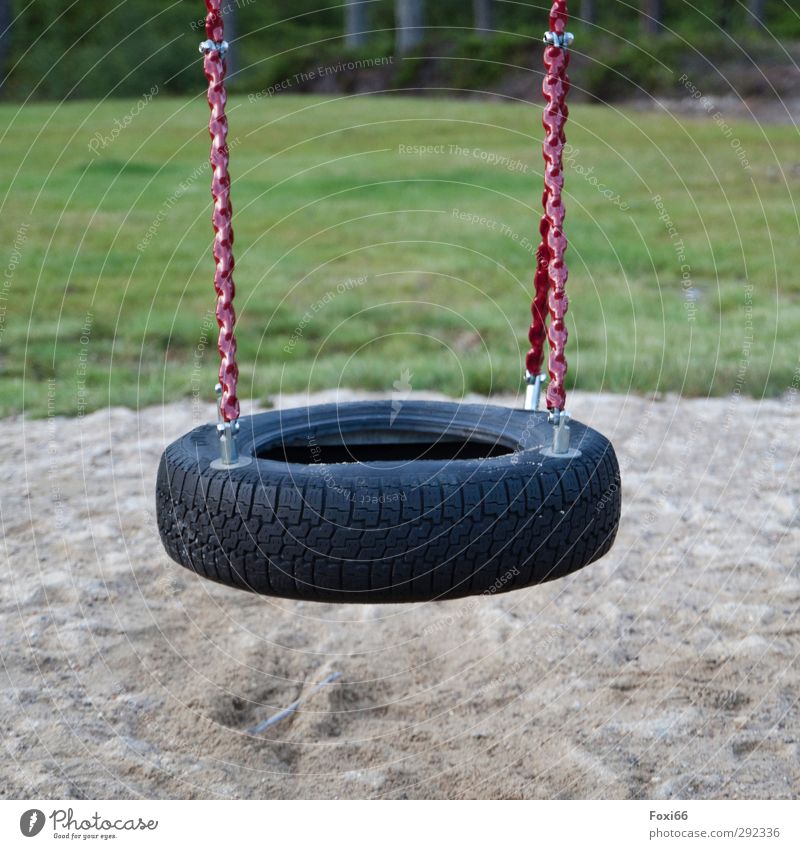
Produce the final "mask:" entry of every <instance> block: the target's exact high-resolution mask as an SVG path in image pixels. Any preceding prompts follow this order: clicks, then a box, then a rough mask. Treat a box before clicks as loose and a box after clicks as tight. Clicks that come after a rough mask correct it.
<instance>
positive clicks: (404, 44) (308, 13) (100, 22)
mask: <svg viewBox="0 0 800 849" xmlns="http://www.w3.org/2000/svg"><path fill="white" fill-rule="evenodd" d="M793 5H794V4H789V3H786V2H784V0H694V2H693V3H691V4H690V3H687V2H685V0H641V2H639V3H638V4H637V3H634V2H630V3H626V2H618V1H617V0H602V2H596V0H574V2H573V3H572V4H571V12H572V15H573V24H572V25H571V29H573V30H574V31H575V32H576V34H578V35H579V36H580V37H581V39H582V41H581V42H580V43H581V45H582V48H583V49H585V50H586V51H587V52H589V51H591V52H592V55H593V56H597V57H598V58H600V59H602V61H603V62H604V63H605V64H608V62H607V61H606V59H605V58H604V57H609V58H610V59H614V60H615V59H616V56H617V53H618V52H619V51H620V50H622V51H623V53H624V52H625V51H628V52H630V50H631V48H630V47H626V46H625V44H626V42H627V41H632V42H633V43H634V44H638V43H643V42H644V43H647V44H648V45H649V42H650V41H652V42H653V43H655V44H656V45H658V43H659V40H660V43H662V44H664V45H667V43H668V42H669V43H673V44H672V45H671V46H670V47H669V48H668V49H669V50H671V51H672V52H671V53H670V55H671V56H672V55H674V53H675V50H680V49H681V44H682V39H686V41H688V42H689V43H690V44H692V45H697V46H698V49H700V50H704V49H706V47H708V49H709V50H712V51H713V50H720V49H725V45H726V44H727V49H728V50H733V49H734V47H732V46H731V45H732V42H730V41H729V40H727V39H726V38H725V36H724V34H723V31H724V32H728V33H730V34H732V35H733V36H734V37H735V40H736V42H739V43H744V44H746V43H747V42H748V40H754V39H758V38H761V39H762V40H763V39H767V38H770V37H771V36H773V35H774V36H777V37H780V38H782V39H785V40H788V41H789V42H791V41H793V40H795V39H798V38H800V16H799V15H798V12H797V11H796V10H795V9H794V8H793ZM204 12H205V4H204V3H203V2H202V0H177V2H172V3H165V2H164V0H127V2H122V3H120V2H119V0H91V2H89V0H80V2H77V3H73V4H66V3H65V2H64V0H32V2H30V0H0V76H1V77H2V79H3V84H2V88H0V96H1V97H3V98H4V99H16V100H21V99H25V98H28V97H33V98H37V99H42V98H59V99H60V98H63V97H87V98H94V97H102V96H108V95H110V96H132V95H136V96H140V95H141V94H142V92H146V91H149V90H151V89H152V88H153V86H154V85H156V86H158V89H159V91H160V92H164V93H166V92H172V93H182V92H186V91H196V90H197V85H198V78H197V77H198V75H197V46H196V45H197V43H198V42H199V41H200V40H201V39H202V37H203V27H202V19H203V15H204ZM225 13H226V18H227V20H228V23H229V32H231V33H232V34H233V39H232V40H233V42H234V43H233V46H232V51H231V70H232V71H234V72H235V73H233V74H232V80H231V84H232V88H233V89H234V90H236V89H238V90H240V91H248V90H258V89H262V88H264V87H266V86H269V85H272V84H274V83H275V82H276V81H278V80H280V79H281V78H285V77H287V76H290V75H292V74H294V73H297V72H301V71H303V70H304V69H305V68H307V67H309V63H311V66H312V67H313V63H314V62H315V61H317V60H324V61H327V60H331V61H333V60H341V59H345V58H348V57H350V58H352V57H364V58H368V57H370V56H372V57H375V56H389V55H393V56H401V55H402V56H411V57H412V59H413V57H414V54H424V52H425V49H426V47H429V46H430V47H431V48H434V49H433V50H431V52H435V53H437V54H438V55H452V56H457V55H475V56H476V57H477V58H484V59H486V66H487V67H486V68H485V69H484V71H485V73H486V74H489V75H491V74H496V73H497V70H496V68H495V69H493V70H490V69H489V68H488V66H489V65H495V66H497V65H498V64H499V65H500V66H501V67H502V64H503V63H504V62H507V63H509V64H513V62H514V59H515V58H519V55H518V54H519V50H520V49H523V48H524V49H526V50H530V49H533V46H534V44H535V43H536V42H537V41H538V39H540V38H541V34H542V31H543V30H544V29H545V28H546V25H547V3H546V2H538V3H530V4H529V5H525V4H524V3H519V2H514V3H512V2H503V1H502V0H472V2H465V0H429V2H426V0H351V2H345V0H331V2H326V0H271V2H268V0H225ZM656 49H662V48H658V47H657V48H656ZM663 49H667V48H666V47H665V48H663ZM684 49H685V45H684ZM465 51H466V52H465ZM651 52H652V51H651ZM773 52H774V51H773ZM626 61H627V60H626ZM412 64H413V63H412ZM412 64H409V63H408V62H405V63H400V62H395V63H393V73H394V77H393V79H392V80H391V83H392V86H391V87H394V88H397V87H404V86H407V87H411V88H413V87H414V85H415V75H414V72H413V67H412ZM612 64H613V62H612ZM624 70H626V71H627V72H630V73H634V74H635V73H637V68H636V67H632V68H629V69H628V68H626V69H624ZM642 71H643V72H644V73H646V72H647V68H646V67H644V66H643V67H642ZM438 72H439V73H440V74H444V75H445V76H446V75H447V74H448V73H449V71H448V68H447V67H440V68H439V71H438ZM454 74H455V77H454V79H453V80H452V82H453V84H454V85H455V84H458V85H466V86H469V85H472V84H473V83H474V82H475V81H474V80H472V79H468V78H466V77H464V75H463V72H462V71H459V72H458V73H456V72H455V71H454ZM459 74H461V76H459ZM590 82H591V80H588V81H587V90H591V86H590V85H589V83H590ZM611 82H614V81H613V80H612V81H611ZM598 85H599V86H600V89H601V90H599V91H595V92H594V93H595V94H597V96H614V95H615V92H614V91H610V92H606V91H603V90H602V86H603V85H604V83H602V81H601V82H600V83H598ZM612 89H613V85H612Z"/></svg>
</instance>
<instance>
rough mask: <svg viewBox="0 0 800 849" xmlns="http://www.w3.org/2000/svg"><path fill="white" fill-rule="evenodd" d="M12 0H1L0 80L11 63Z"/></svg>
mask: <svg viewBox="0 0 800 849" xmlns="http://www.w3.org/2000/svg"><path fill="white" fill-rule="evenodd" d="M10 54H11V0H0V81H2V80H3V79H4V78H5V75H6V74H7V73H8V66H9V65H10V64H11V63H10V62H9V61H8V60H9V56H10Z"/></svg>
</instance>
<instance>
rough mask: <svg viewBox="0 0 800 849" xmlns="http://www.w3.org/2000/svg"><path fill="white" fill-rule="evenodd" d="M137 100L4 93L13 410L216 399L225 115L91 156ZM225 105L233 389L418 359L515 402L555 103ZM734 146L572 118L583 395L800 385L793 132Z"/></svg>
mask: <svg viewBox="0 0 800 849" xmlns="http://www.w3.org/2000/svg"><path fill="white" fill-rule="evenodd" d="M133 106H134V103H133V102H132V101H113V102H108V103H104V104H101V105H96V104H93V103H88V102H87V103H75V102H73V103H69V104H67V105H63V106H58V107H55V106H53V105H52V104H49V105H46V104H36V105H31V106H26V107H24V108H23V109H22V110H21V111H19V112H18V108H17V107H16V106H11V105H5V106H3V107H2V108H0V117H1V118H2V121H1V122H0V123H1V124H2V126H3V127H4V128H5V131H4V138H3V140H2V150H3V161H4V166H5V167H4V169H3V177H2V181H3V182H2V184H0V189H2V196H3V197H4V207H3V210H4V214H3V217H2V220H1V222H0V228H2V236H3V245H4V254H5V258H6V261H5V262H3V265H4V267H5V266H7V265H9V266H13V268H11V269H10V270H9V269H8V268H6V270H5V272H4V274H5V276H4V277H3V278H2V279H0V337H1V338H0V358H1V359H0V364H1V366H2V374H3V378H2V384H1V388H0V412H2V414H9V413H14V412H18V411H20V410H23V409H24V410H25V411H27V412H29V413H32V414H37V415H39V414H43V413H45V412H46V411H47V410H48V409H50V410H51V411H53V412H57V413H65V414H75V413H76V412H80V411H81V410H82V409H86V410H87V411H88V410H90V409H94V408H98V407H101V406H104V405H107V404H126V405H132V406H139V405H144V404H151V403H160V402H162V401H163V400H165V399H174V398H178V397H182V396H190V395H191V394H192V393H193V392H196V391H199V392H200V393H201V396H202V398H203V399H204V400H205V399H208V398H209V397H210V389H211V387H212V386H213V383H214V381H215V372H216V353H215V351H214V350H213V344H211V345H210V346H209V347H208V348H206V349H205V350H203V340H204V337H205V336H208V333H207V332H206V331H205V330H204V322H205V324H206V325H207V321H208V310H209V309H210V308H212V306H213V292H212V286H211V258H210V253H209V251H210V243H211V232H210V223H209V215H210V201H209V189H208V180H209V175H208V171H207V167H206V166H205V162H206V157H207V145H208V141H207V135H206V131H205V122H206V119H207V107H206V105H205V103H204V102H203V101H202V100H201V99H200V98H197V99H194V100H192V101H183V100H175V99H163V98H160V97H157V98H156V99H155V100H153V102H152V103H150V104H149V105H147V106H146V107H145V108H144V109H142V110H141V112H140V113H139V114H138V115H136V116H135V117H134V118H133V119H132V120H131V121H130V123H129V125H128V126H127V127H126V128H125V129H124V130H123V131H122V132H121V133H120V134H119V136H118V137H117V138H116V140H115V141H113V143H111V144H110V145H109V146H108V147H107V148H106V149H101V150H99V152H98V154H97V155H95V154H93V153H92V152H91V151H90V150H89V147H88V144H89V141H90V139H91V138H92V137H93V136H95V134H96V133H98V132H99V133H102V134H106V135H107V134H109V133H110V131H111V129H112V128H113V127H114V121H115V120H116V119H119V120H120V121H124V118H125V116H126V115H127V114H129V113H130V112H131V110H132V108H133ZM229 116H230V120H231V127H232V129H231V139H232V140H233V146H234V149H233V152H232V165H231V168H232V174H233V177H234V189H233V199H234V210H235V217H234V226H235V230H236V258H237V274H236V281H237V285H238V296H237V307H238V310H239V316H240V320H239V325H238V340H239V351H240V362H241V371H242V383H241V385H242V390H241V394H242V396H243V397H254V398H258V399H260V400H264V399H265V398H266V396H268V395H269V394H272V393H274V392H276V391H279V390H283V391H290V390H302V389H305V388H306V387H310V388H312V389H321V388H325V387H331V386H337V385H342V386H351V387H365V388H370V389H377V390H386V391H389V390H391V388H392V384H393V382H394V381H396V380H398V379H399V378H400V375H401V371H402V370H404V369H407V370H408V371H409V372H410V373H411V375H412V377H411V384H412V386H413V387H414V388H415V389H423V388H424V389H433V390H440V391H443V392H447V393H450V394H453V395H456V396H457V395H460V394H461V393H463V392H465V391H468V390H473V391H477V392H482V393H496V392H501V391H509V390H511V391H514V390H516V389H518V387H519V383H520V376H521V370H522V358H523V356H524V351H525V333H526V328H527V324H528V321H529V312H528V310H529V303H530V295H531V291H530V290H531V278H532V266H533V260H532V256H531V252H532V251H531V248H530V247H528V245H527V244H526V240H527V241H528V242H531V243H533V242H535V234H536V232H537V223H538V217H539V214H540V206H539V196H540V192H541V156H540V152H539V150H540V143H541V130H540V125H539V110H538V108H537V109H534V108H531V107H525V106H521V105H508V104H500V103H487V102H483V101H437V100H430V99H395V98H391V99H390V98H360V97H355V98H350V99H339V100H323V99H316V98H315V99H311V98H297V97H275V98H266V97H265V98H262V99H261V100H258V101H257V102H255V103H252V102H250V101H248V100H247V99H246V98H235V99H233V100H232V101H231V103H230V108H229ZM734 135H735V137H736V138H738V139H739V140H740V143H741V146H742V149H743V150H744V151H745V152H746V155H747V158H748V159H749V161H750V163H751V168H750V170H746V169H745V168H743V167H742V165H741V164H740V162H739V159H738V158H737V156H736V153H735V152H734V150H733V149H732V147H731V144H730V140H729V139H728V138H726V137H725V135H724V133H723V130H722V129H720V127H719V126H717V124H715V123H714V122H713V121H712V120H711V119H710V118H706V119H696V120H686V121H683V122H682V123H679V122H678V121H677V120H675V119H674V118H673V117H671V116H669V115H666V114H658V113H639V112H632V111H624V110H623V111H619V110H612V109H609V108H606V107H592V106H586V105H579V106H576V108H575V109H574V110H573V113H572V115H571V117H570V123H569V125H568V137H569V140H570V143H571V145H572V146H573V155H572V160H571V164H570V165H569V166H568V168H567V173H566V180H567V192H566V202H567V204H568V218H567V226H568V231H567V232H568V236H569V238H570V250H569V253H568V258H569V263H570V269H571V272H570V280H569V294H570V299H571V305H570V312H569V320H570V343H569V348H568V359H569V362H570V378H569V383H570V385H571V386H578V387H580V388H582V389H602V390H610V391H615V392H627V391H637V392H647V391H652V390H662V391H665V390H674V391H680V392H683V393H685V394H695V395H705V394H708V393H712V394H717V395H720V394H728V393H731V392H742V393H749V394H752V395H755V396H761V395H763V394H769V395H774V394H778V393H781V392H783V391H785V390H786V389H787V387H788V386H790V385H791V383H792V381H793V379H794V380H796V375H795V369H796V368H797V363H798V358H797V353H798V344H797V340H798V338H800V275H799V274H798V268H800V240H799V239H798V214H797V210H796V209H795V206H794V203H793V200H792V196H791V193H792V192H793V191H794V190H796V188H797V187H798V186H799V185H800V171H799V170H798V165H797V135H796V131H794V130H793V129H792V128H791V127H783V126H774V127H759V126H758V125H756V124H741V125H737V126H735V128H734ZM399 145H443V146H444V149H445V153H431V154H427V155H423V156H414V155H408V154H401V153H400V152H399ZM451 145H458V146H460V147H462V148H467V149H469V150H470V151H472V150H473V149H478V150H479V151H485V152H486V153H487V154H494V155H498V156H503V157H507V158H508V159H509V160H511V161H512V162H514V163H518V165H515V169H516V170H511V169H509V168H504V167H502V166H501V165H497V164H489V163H487V162H486V161H484V160H482V159H481V158H479V157H474V156H472V155H468V156H463V155H454V154H451V153H450V152H449V151H450V146H451ZM17 165H18V166H19V167H18V168H17ZM519 169H524V170H519ZM589 169H591V170H589ZM595 176H596V177H597V178H598V179H599V180H600V181H601V182H602V183H603V184H604V186H605V187H607V192H606V193H605V194H603V193H602V192H601V191H600V189H599V188H598V187H597V186H596V185H594V184H593V182H592V180H593V177H595ZM656 194H658V195H660V196H661V197H662V199H663V204H664V207H663V209H664V210H665V211H666V213H668V214H669V216H670V217H671V218H672V220H673V222H674V225H675V227H676V229H677V231H678V235H677V236H674V237H673V236H671V235H670V233H669V232H668V229H667V227H666V226H665V223H664V222H663V221H661V220H659V209H658V208H657V206H656V204H655V203H654V202H653V200H652V197H653V195H656ZM606 195H610V196H612V197H611V199H609V197H607V196H606ZM453 210H460V211H462V212H465V213H468V214H469V215H474V216H478V217H483V218H485V219H487V221H488V222H497V223H496V224H494V223H492V224H480V223H473V222H470V221H465V220H462V219H460V218H459V217H457V216H455V215H454V214H453ZM158 217H160V218H161V219H162V220H161V222H160V225H159V226H158V227H157V228H156V232H155V234H154V235H153V236H152V238H150V239H149V240H148V239H147V238H146V237H147V232H148V228H150V227H151V224H153V222H154V221H155V220H156V219H157V218H158ZM21 225H23V226H24V227H25V228H26V229H25V230H24V232H23V233H22V235H21V236H20V229H19V228H20V226H21ZM678 238H680V239H682V241H683V245H684V253H685V259H684V260H680V259H679V257H678V256H677V253H676V249H675V241H676V240H677V239H678ZM15 242H16V244H17V250H18V253H14V247H13V246H14V243H15ZM682 265H683V266H688V270H689V274H690V277H691V280H690V284H691V287H692V290H693V292H692V295H693V297H694V298H695V300H693V301H691V302H689V301H687V298H686V296H685V290H684V286H683V285H682V272H681V266H682ZM361 277H364V278H366V279H365V281H364V282H363V283H360V284H358V285H354V286H352V287H350V288H347V287H345V286H343V285H342V286H340V285H339V284H344V282H345V281H347V280H348V279H352V278H361ZM337 286H339V289H342V290H344V291H337ZM749 286H752V287H753V288H752V293H750V290H749V289H748V287H749ZM750 310H751V311H752V312H749V311H750ZM306 314H307V315H306ZM304 315H306V319H304V318H303V316H304ZM300 325H302V327H301V331H300V332H298V330H297V328H298V326H300ZM84 331H86V332H84ZM751 337H752V338H751ZM292 339H294V340H295V341H294V343H293V342H292ZM209 342H211V337H209ZM198 346H199V348H198Z"/></svg>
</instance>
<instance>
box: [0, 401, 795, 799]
mask: <svg viewBox="0 0 800 849" xmlns="http://www.w3.org/2000/svg"><path fill="white" fill-rule="evenodd" d="M797 394H798V393H797V392H793V393H789V394H788V395H787V396H786V397H785V398H783V399H781V400H775V401H762V402H756V401H752V400H747V399H743V398H738V397H733V398H724V399H715V400H680V399H678V398H676V397H671V396H667V397H663V398H636V397H630V396H629V397H622V396H611V395H589V394H582V395H578V394H576V395H575V396H573V397H572V399H571V404H570V406H571V408H572V411H573V412H574V414H575V415H576V417H578V418H580V419H581V420H583V421H586V422H588V423H591V424H592V425H593V426H595V427H597V428H598V429H600V430H602V431H603V432H604V433H606V434H607V435H609V436H610V437H612V439H613V441H614V444H615V446H616V447H617V452H618V454H619V457H620V462H621V466H622V472H623V491H624V512H623V519H622V525H621V529H620V533H619V536H618V539H617V543H616V546H615V548H614V550H613V551H612V553H611V554H610V555H608V556H607V557H606V558H604V559H603V560H602V561H600V562H599V563H596V564H594V565H592V566H590V567H588V568H587V569H585V570H583V571H582V572H579V573H577V574H575V575H572V576H570V577H568V578H566V579H563V580H561V581H557V582H554V583H552V584H547V585H544V586H541V587H533V588H531V589H529V590H524V591H521V592H516V593H510V594H508V595H496V596H490V597H480V598H477V599H463V600H460V601H455V602H448V603H444V604H439V605H422V604H420V605H409V606H399V605H398V606H388V607H379V606H334V605H314V604H311V603H297V602H289V601H281V600H274V599H268V598H261V597H256V596H251V595H248V594H246V593H242V592H239V591H236V590H232V589H228V588H226V587H222V586H218V585H215V584H212V583H209V582H207V581H204V580H202V579H200V578H197V577H196V576H194V575H193V574H191V573H190V572H188V571H186V570H184V569H182V568H181V567H179V566H177V565H175V564H173V563H172V562H171V561H170V560H168V558H167V557H166V556H165V555H164V553H163V552H162V549H161V547H160V544H159V541H158V535H157V532H156V527H155V520H154V515H153V487H154V479H155V472H156V466H157V462H158V458H159V455H160V452H161V450H162V449H163V447H164V445H165V444H166V443H167V442H168V441H170V440H172V439H173V438H175V437H177V436H178V435H179V434H180V433H182V432H184V431H185V430H188V429H189V428H190V427H192V426H193V425H195V424H197V423H199V422H200V421H201V420H202V419H203V418H205V417H206V416H208V415H210V412H211V411H210V409H206V408H205V407H204V408H203V409H202V410H201V409H198V408H197V406H196V405H193V404H192V403H191V402H183V403H178V404H173V405H170V406H166V407H163V408H154V409H148V410H144V411H141V412H136V411H131V410H126V409H111V410H103V411H100V412H96V413H93V414H91V415H88V416H86V417H84V418H83V419H59V418H51V419H49V420H39V421H27V420H24V419H13V420H5V421H2V422H0V434H2V439H3V443H4V444H5V445H6V450H5V451H4V452H3V457H2V459H1V460H0V481H1V483H0V486H1V487H2V489H1V490H0V492H1V493H2V495H1V497H0V522H1V523H2V524H1V525H0V531H2V537H3V539H2V546H0V563H1V566H0V568H2V577H1V579H0V651H1V652H2V659H3V672H2V677H0V699H2V712H1V713H0V716H2V722H3V740H4V744H5V755H4V757H3V759H2V766H0V795H2V796H4V797H12V798H19V797H30V798H43V797H67V798H136V797H148V798H219V797H230V798H298V797H299V798H308V797H339V798H350V797H356V798H362V797H389V798H420V797H421V798H430V797H436V798H476V797H478V798H484V797H487V798H498V797H499V798H606V797H613V798H630V797H633V798H676V797H683V798H685V797H711V798H731V797H733V798H741V797H756V798H763V797H779V798H784V797H796V796H798V795H800V705H798V697H799V696H800V688H798V681H799V680H800V674H799V670H798V650H800V621H798V619H797V608H798V602H800V573H798V557H799V555H800V513H799V512H798V507H799V506H800V476H798V435H800V426H799V425H800V402H799V401H798V398H797ZM320 398H321V396H317V397H316V399H315V400H320ZM300 400H301V399H298V398H291V397H286V398H282V399H277V403H282V404H284V405H287V406H291V405H293V404H297V403H299V402H300ZM20 439H22V441H23V446H24V448H23V451H22V454H21V455H20V452H19V451H18V450H17V448H16V446H18V445H19V444H20ZM334 673H340V675H341V677H340V678H339V680H338V681H337V682H335V683H333V684H329V685H327V686H325V687H323V688H321V689H319V690H318V691H317V692H316V693H311V690H312V688H313V687H314V685H316V684H317V683H318V682H320V681H322V680H324V679H325V678H326V676H329V675H332V674H334ZM304 694H305V699H304V701H303V702H302V704H301V705H300V709H299V710H298V711H296V712H294V713H293V714H291V715H289V716H287V717H286V718H284V719H283V720H282V721H280V722H278V723H277V724H276V725H274V726H273V727H272V728H270V729H268V730H267V731H266V732H265V733H264V734H263V735H262V737H260V738H255V737H253V736H252V735H249V734H248V733H247V729H248V728H250V727H252V726H253V725H255V724H257V723H258V722H260V721H262V720H264V719H266V718H268V717H270V716H272V715H273V714H275V713H276V712H278V711H280V710H282V709H284V708H286V707H287V706H288V705H290V704H291V703H292V702H294V701H295V700H296V699H297V698H298V697H299V696H302V695H304Z"/></svg>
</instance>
